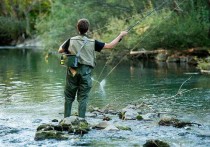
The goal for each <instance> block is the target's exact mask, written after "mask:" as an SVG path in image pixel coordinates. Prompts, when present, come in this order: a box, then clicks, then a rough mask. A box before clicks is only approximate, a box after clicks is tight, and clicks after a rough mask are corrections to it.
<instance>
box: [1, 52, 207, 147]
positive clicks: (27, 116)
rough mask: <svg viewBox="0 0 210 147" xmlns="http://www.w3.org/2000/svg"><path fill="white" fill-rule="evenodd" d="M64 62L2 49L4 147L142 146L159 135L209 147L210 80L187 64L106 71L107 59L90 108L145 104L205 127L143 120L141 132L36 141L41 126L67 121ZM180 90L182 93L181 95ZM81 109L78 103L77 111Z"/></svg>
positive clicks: (99, 70)
mask: <svg viewBox="0 0 210 147" xmlns="http://www.w3.org/2000/svg"><path fill="white" fill-rule="evenodd" d="M59 62H60V61H59V59H58V57H57V56H56V55H51V56H49V57H45V53H43V51H40V50H37V49H1V50H0V109H1V111H0V146H1V147H4V146H9V147H13V146H14V147H17V146H21V147H22V146H84V145H89V146H141V145H142V144H144V143H145V141H146V140H147V139H150V138H157V137H158V138H160V139H162V140H166V142H169V144H170V145H171V146H180V147H181V146H188V147H189V146H192V147H194V146H196V147H198V146H199V147H207V146H209V144H210V84H209V83H210V76H207V75H202V74H200V73H199V71H198V70H197V69H196V68H195V67H194V66H190V65H188V64H186V63H156V62H149V61H144V62H143V61H135V63H133V62H130V63H124V62H122V63H121V64H119V65H118V66H117V67H116V68H115V69H114V70H112V69H113V68H114V67H115V65H116V64H115V65H107V66H106V67H105V68H104V65H105V63H104V61H99V62H98V63H97V67H96V68H95V69H94V72H93V76H92V79H93V88H92V90H91V92H90V99H89V106H90V105H91V106H93V107H99V108H103V107H105V106H106V105H108V104H109V105H110V106H112V108H113V109H121V108H123V107H125V106H126V105H127V104H129V103H133V102H137V101H138V102H140V103H141V102H144V103H146V104H148V105H150V107H151V108H152V109H153V110H155V111H157V112H167V113H170V114H173V115H175V116H177V117H178V118H181V119H184V120H189V121H191V122H196V123H199V124H202V126H201V127H200V128H198V127H194V128H191V129H190V128H188V130H187V129H176V128H173V127H168V128H167V127H159V126H158V125H157V124H152V125H149V126H148V124H146V123H144V122H142V123H139V126H138V129H139V131H140V132H139V131H138V132H137V131H135V130H134V131H132V132H101V133H96V132H95V131H94V130H93V131H90V133H89V134H88V135H85V136H83V137H78V136H77V137H76V136H75V137H74V138H72V139H70V140H68V141H56V140H44V141H35V140H34V135H35V132H36V128H37V127H38V126H39V125H40V124H42V123H49V122H50V121H51V120H53V119H58V120H61V119H62V118H63V103H64V98H63V88H64V84H65V73H66V69H65V67H62V66H61V65H60V64H59ZM110 71H111V73H110ZM109 73H110V74H109ZM107 75H108V76H107ZM178 91H179V92H180V93H181V94H180V95H176V94H177V92H178ZM175 95H176V96H175ZM76 110H77V102H75V104H74V107H73V111H74V112H76ZM130 123H131V122H130ZM189 129H190V130H189Z"/></svg>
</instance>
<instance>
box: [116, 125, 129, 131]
mask: <svg viewBox="0 0 210 147" xmlns="http://www.w3.org/2000/svg"><path fill="white" fill-rule="evenodd" d="M116 127H117V128H118V129H120V130H124V131H131V128H130V127H128V126H116Z"/></svg>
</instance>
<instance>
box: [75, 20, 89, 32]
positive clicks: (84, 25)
mask: <svg viewBox="0 0 210 147" xmlns="http://www.w3.org/2000/svg"><path fill="white" fill-rule="evenodd" d="M89 25H90V23H89V21H88V20H87V19H84V18H83V19H80V20H78V22H77V29H78V31H79V32H80V34H81V35H83V34H85V33H86V32H87V31H88V29H89Z"/></svg>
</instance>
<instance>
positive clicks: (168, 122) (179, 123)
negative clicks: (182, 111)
mask: <svg viewBox="0 0 210 147" xmlns="http://www.w3.org/2000/svg"><path fill="white" fill-rule="evenodd" d="M158 124H159V125H161V126H173V127H176V128H183V127H185V126H191V125H192V124H195V123H190V122H183V121H180V120H178V119H175V118H170V119H167V118H166V119H162V120H160V121H159V123H158Z"/></svg>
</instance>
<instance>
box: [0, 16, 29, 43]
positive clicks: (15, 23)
mask: <svg viewBox="0 0 210 147" xmlns="http://www.w3.org/2000/svg"><path fill="white" fill-rule="evenodd" d="M24 30H25V22H24V21H19V20H17V19H13V18H9V17H0V32H1V33H0V44H1V45H4V44H8V43H9V42H11V41H12V40H17V39H18V37H19V36H20V35H22V33H24Z"/></svg>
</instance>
